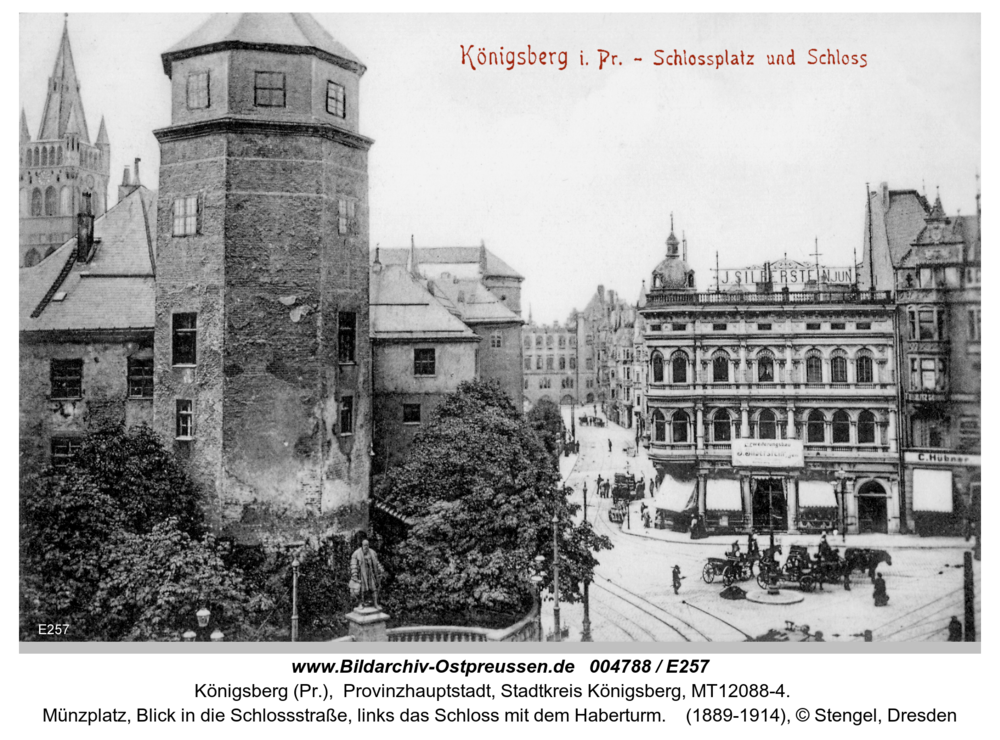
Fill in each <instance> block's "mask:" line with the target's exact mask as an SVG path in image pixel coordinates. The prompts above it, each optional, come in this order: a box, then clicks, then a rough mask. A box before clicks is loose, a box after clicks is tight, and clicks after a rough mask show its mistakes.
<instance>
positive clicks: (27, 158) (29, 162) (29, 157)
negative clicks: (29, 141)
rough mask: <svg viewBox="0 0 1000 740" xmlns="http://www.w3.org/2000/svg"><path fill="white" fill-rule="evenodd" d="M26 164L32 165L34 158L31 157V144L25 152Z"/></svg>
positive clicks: (27, 165)
mask: <svg viewBox="0 0 1000 740" xmlns="http://www.w3.org/2000/svg"><path fill="white" fill-rule="evenodd" d="M24 155H25V156H24V166H25V167H31V165H32V163H33V160H32V158H31V147H30V146H29V147H28V149H27V151H26V152H25V153H24Z"/></svg>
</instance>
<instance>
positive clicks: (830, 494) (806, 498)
mask: <svg viewBox="0 0 1000 740" xmlns="http://www.w3.org/2000/svg"><path fill="white" fill-rule="evenodd" d="M808 507H816V508H826V509H835V508H836V507H837V496H836V494H835V493H834V488H833V484H832V483H827V482H826V481H821V480H800V481H799V508H808Z"/></svg>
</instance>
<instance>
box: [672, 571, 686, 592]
mask: <svg viewBox="0 0 1000 740" xmlns="http://www.w3.org/2000/svg"><path fill="white" fill-rule="evenodd" d="M683 580H684V576H682V575H681V566H679V565H675V566H674V596H677V593H678V592H679V591H680V590H681V581H683Z"/></svg>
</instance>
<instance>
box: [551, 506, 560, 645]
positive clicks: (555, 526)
mask: <svg viewBox="0 0 1000 740" xmlns="http://www.w3.org/2000/svg"><path fill="white" fill-rule="evenodd" d="M552 594H553V604H552V621H553V629H554V631H555V638H554V639H555V641H556V642H562V628H561V627H560V626H559V516H558V515H557V514H553V515H552Z"/></svg>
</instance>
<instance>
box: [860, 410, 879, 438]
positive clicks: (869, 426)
mask: <svg viewBox="0 0 1000 740" xmlns="http://www.w3.org/2000/svg"><path fill="white" fill-rule="evenodd" d="M858 444H859V445H873V444H875V414H873V413H872V412H871V411H862V412H861V413H860V414H858Z"/></svg>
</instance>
